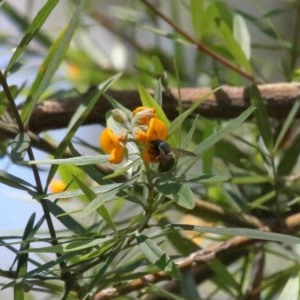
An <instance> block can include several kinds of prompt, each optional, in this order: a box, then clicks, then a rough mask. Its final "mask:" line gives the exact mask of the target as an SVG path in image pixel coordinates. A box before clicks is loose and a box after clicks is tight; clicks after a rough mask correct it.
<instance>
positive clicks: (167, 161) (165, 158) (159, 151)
mask: <svg viewBox="0 0 300 300" xmlns="http://www.w3.org/2000/svg"><path fill="white" fill-rule="evenodd" d="M151 144H152V148H151V151H152V154H154V155H155V156H156V157H157V159H158V161H159V164H158V171H159V172H161V173H165V172H169V171H171V170H172V169H173V168H174V167H175V165H176V156H175V152H176V154H183V155H187V156H196V154H195V153H192V152H189V151H186V150H183V149H179V148H173V147H171V146H170V145H169V144H168V143H167V142H166V141H162V140H154V141H152V142H151Z"/></svg>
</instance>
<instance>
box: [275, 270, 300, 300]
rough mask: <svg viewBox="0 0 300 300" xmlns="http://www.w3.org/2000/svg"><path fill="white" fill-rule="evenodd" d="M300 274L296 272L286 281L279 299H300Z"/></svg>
mask: <svg viewBox="0 0 300 300" xmlns="http://www.w3.org/2000/svg"><path fill="white" fill-rule="evenodd" d="M299 291H300V288H299V274H295V275H294V276H292V277H290V279H289V280H288V282H287V283H286V285H285V287H284V289H283V291H282V293H281V294H280V296H279V300H294V299H299Z"/></svg>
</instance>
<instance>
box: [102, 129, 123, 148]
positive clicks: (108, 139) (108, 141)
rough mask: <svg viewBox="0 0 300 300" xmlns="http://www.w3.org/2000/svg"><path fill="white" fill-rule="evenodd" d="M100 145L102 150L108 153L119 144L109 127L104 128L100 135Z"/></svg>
mask: <svg viewBox="0 0 300 300" xmlns="http://www.w3.org/2000/svg"><path fill="white" fill-rule="evenodd" d="M100 146H101V148H102V149H103V151H104V152H106V153H110V152H111V151H112V150H113V149H114V148H116V147H118V146H119V140H118V138H117V136H116V135H115V134H114V133H113V131H112V130H111V129H110V128H105V129H104V130H103V131H102V134H101V136H100Z"/></svg>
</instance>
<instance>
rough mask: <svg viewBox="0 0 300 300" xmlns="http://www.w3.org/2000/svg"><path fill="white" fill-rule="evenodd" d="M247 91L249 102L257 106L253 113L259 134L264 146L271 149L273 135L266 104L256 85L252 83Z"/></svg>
mask: <svg viewBox="0 0 300 300" xmlns="http://www.w3.org/2000/svg"><path fill="white" fill-rule="evenodd" d="M249 93H250V97H251V104H252V105H253V106H254V107H256V108H257V110H255V111H254V113H253V115H254V118H255V120H256V124H257V127H258V130H259V133H260V134H261V137H262V139H263V141H264V143H265V145H266V147H267V148H268V149H269V150H271V149H272V145H273V137H272V130H271V125H270V122H269V118H268V113H267V109H266V106H265V104H264V102H263V99H262V97H261V95H260V91H259V89H258V87H257V86H256V85H252V86H251V87H250V89H249Z"/></svg>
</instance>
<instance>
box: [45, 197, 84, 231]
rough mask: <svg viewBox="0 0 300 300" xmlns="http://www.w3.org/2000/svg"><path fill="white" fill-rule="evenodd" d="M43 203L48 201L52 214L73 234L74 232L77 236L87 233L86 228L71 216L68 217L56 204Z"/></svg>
mask: <svg viewBox="0 0 300 300" xmlns="http://www.w3.org/2000/svg"><path fill="white" fill-rule="evenodd" d="M42 201H47V207H48V209H49V211H50V212H51V214H52V215H53V216H55V217H56V218H57V219H58V220H59V221H60V222H61V223H62V224H63V225H64V226H66V228H68V229H69V230H70V231H71V232H74V233H76V234H83V233H86V230H85V228H84V227H83V226H82V225H81V224H80V223H78V222H77V221H76V220H74V219H73V218H72V217H71V216H69V215H67V214H66V212H65V211H64V210H63V209H62V208H61V207H60V206H58V205H57V204H56V203H55V202H52V201H49V200H42Z"/></svg>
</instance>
